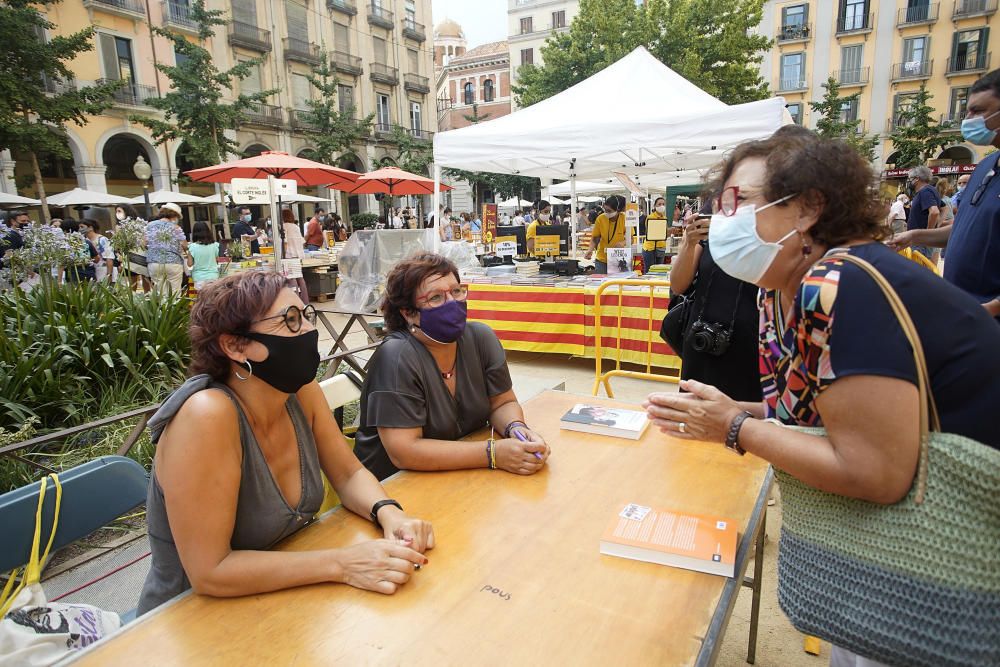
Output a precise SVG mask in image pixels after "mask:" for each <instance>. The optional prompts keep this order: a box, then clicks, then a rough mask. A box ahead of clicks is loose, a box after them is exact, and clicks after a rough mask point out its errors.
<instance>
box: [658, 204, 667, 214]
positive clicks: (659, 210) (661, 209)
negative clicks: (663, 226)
mask: <svg viewBox="0 0 1000 667" xmlns="http://www.w3.org/2000/svg"><path fill="white" fill-rule="evenodd" d="M656 212H657V213H659V214H660V215H663V214H664V213H666V212H667V207H666V206H657V207H656Z"/></svg>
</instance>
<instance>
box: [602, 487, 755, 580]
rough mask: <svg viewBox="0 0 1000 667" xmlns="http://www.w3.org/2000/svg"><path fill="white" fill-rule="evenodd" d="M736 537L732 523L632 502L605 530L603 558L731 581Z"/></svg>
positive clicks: (733, 570) (625, 506)
mask: <svg viewBox="0 0 1000 667" xmlns="http://www.w3.org/2000/svg"><path fill="white" fill-rule="evenodd" d="M736 532H737V531H736V523H735V522H734V521H731V520H729V519H723V518H721V517H714V516H701V515H697V514H687V513H682V512H674V511H670V510H663V509H657V508H653V507H645V506H642V505H637V504H635V503H629V504H626V505H623V506H622V507H621V508H620V509H619V512H618V514H617V515H615V518H614V520H613V521H612V522H611V524H610V525H609V526H608V529H607V530H606V531H604V535H603V536H602V537H601V553H602V554H605V555H608V556H618V557H620V558H629V559H632V560H641V561H645V562H647V563H657V564H659V565H670V566H671V567H679V568H682V569H685V570H695V571H697V572H704V573H706V574H718V575H721V576H723V577H732V576H734V574H735V571H736V537H737V535H736Z"/></svg>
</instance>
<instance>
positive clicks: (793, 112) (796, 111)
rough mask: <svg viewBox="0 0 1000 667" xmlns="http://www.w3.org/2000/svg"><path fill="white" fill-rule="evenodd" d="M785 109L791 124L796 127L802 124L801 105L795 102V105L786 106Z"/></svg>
mask: <svg viewBox="0 0 1000 667" xmlns="http://www.w3.org/2000/svg"><path fill="white" fill-rule="evenodd" d="M785 108H786V109H788V115H789V116H791V117H792V122H793V123H795V124H796V125H801V124H802V104H801V103H798V102H796V103H795V104H786V105H785Z"/></svg>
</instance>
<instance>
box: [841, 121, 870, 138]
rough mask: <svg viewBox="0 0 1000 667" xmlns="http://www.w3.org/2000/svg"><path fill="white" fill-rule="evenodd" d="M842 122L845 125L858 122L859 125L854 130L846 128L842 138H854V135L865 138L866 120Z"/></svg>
mask: <svg viewBox="0 0 1000 667" xmlns="http://www.w3.org/2000/svg"><path fill="white" fill-rule="evenodd" d="M842 122H844V123H850V122H856V123H857V125H855V126H854V128H844V130H843V132H841V133H840V136H842V137H849V136H852V135H853V136H856V137H861V136H864V134H865V121H864V119H852V120H844V121H842Z"/></svg>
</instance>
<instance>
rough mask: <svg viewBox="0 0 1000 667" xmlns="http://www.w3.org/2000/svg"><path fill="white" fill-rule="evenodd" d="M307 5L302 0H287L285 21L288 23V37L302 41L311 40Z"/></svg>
mask: <svg viewBox="0 0 1000 667" xmlns="http://www.w3.org/2000/svg"><path fill="white" fill-rule="evenodd" d="M307 11H308V9H306V6H305V5H304V4H302V1H301V0H285V22H286V23H287V25H288V37H289V38H290V39H296V40H299V41H302V42H306V43H308V42H309V19H308V17H307V15H306V12H307Z"/></svg>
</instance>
